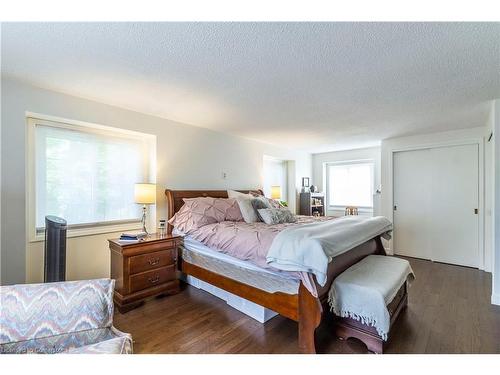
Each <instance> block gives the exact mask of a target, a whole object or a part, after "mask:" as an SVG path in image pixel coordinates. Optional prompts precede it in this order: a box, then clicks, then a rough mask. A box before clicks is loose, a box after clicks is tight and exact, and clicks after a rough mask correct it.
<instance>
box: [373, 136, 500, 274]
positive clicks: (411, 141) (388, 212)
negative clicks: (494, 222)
mask: <svg viewBox="0 0 500 375" xmlns="http://www.w3.org/2000/svg"><path fill="white" fill-rule="evenodd" d="M488 135H489V132H488V129H487V127H486V126H485V127H479V128H472V129H464V130H457V131H448V132H442V133H432V134H425V135H418V136H411V137H401V138H393V139H388V140H384V141H382V147H381V153H382V158H381V167H382V169H381V172H382V196H381V214H382V215H384V216H386V217H388V218H389V219H391V220H392V217H393V211H392V207H393V201H392V196H393V190H392V188H393V186H392V153H393V152H394V151H395V150H410V149H415V148H421V147H431V146H442V145H447V144H449V145H451V144H457V143H461V142H469V141H478V142H480V143H481V147H480V149H481V150H482V152H483V155H480V160H483V158H484V147H483V145H484V143H485V138H486V139H487V137H488ZM490 167H491V166H490ZM488 173H491V170H490V171H489V172H487V173H486V171H485V170H484V169H483V170H482V171H480V178H482V179H483V181H482V182H483V184H482V185H483V191H482V192H480V200H481V201H483V206H482V207H479V208H480V213H482V214H480V215H481V217H480V221H482V222H483V223H484V224H483V234H482V237H483V238H486V237H485V235H484V228H485V227H486V224H487V223H491V217H490V218H487V215H486V213H487V212H488V210H487V209H485V207H484V198H485V196H487V195H488V194H491V188H492V187H491V184H490V185H486V184H485V183H484V182H485V179H484V176H485V175H487V174H488ZM484 190H487V191H488V194H485V192H484ZM387 246H388V251H389V252H390V253H392V251H393V248H392V241H389V242H388V244H387ZM484 248H485V250H487V251H489V252H488V253H485V252H484V253H483V256H484V269H485V270H486V271H491V269H492V261H491V260H492V251H491V244H490V245H488V246H485V247H484Z"/></svg>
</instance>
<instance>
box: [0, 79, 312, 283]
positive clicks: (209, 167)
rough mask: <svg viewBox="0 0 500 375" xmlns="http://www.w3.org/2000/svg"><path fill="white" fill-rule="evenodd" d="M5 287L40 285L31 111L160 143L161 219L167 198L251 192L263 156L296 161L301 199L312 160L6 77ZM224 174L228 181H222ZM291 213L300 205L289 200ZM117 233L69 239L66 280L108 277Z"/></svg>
mask: <svg viewBox="0 0 500 375" xmlns="http://www.w3.org/2000/svg"><path fill="white" fill-rule="evenodd" d="M1 104H2V108H3V111H2V117H1V119H2V136H1V139H2V148H1V152H2V154H1V156H2V158H1V164H2V165H1V173H2V176H1V178H2V192H1V209H2V211H1V217H2V227H1V241H2V242H1V246H2V247H1V249H2V252H1V263H2V266H1V272H2V275H1V277H2V278H1V283H2V284H10V283H22V282H25V281H27V282H38V281H41V280H42V277H43V262H42V261H43V243H41V242H33V243H28V242H27V230H26V210H27V206H26V177H25V171H26V160H27V158H26V115H25V113H26V111H30V112H35V113H40V114H45V115H51V116H58V117H62V118H67V119H73V120H79V121H85V122H90V123H95V124H100V125H106V126H112V127H117V128H122V129H128V130H135V131H140V132H144V133H148V134H153V135H156V136H157V173H156V175H157V181H156V182H157V186H158V191H157V219H159V218H164V217H165V216H166V207H165V199H164V194H163V191H164V189H165V188H167V187H168V188H172V189H226V188H234V189H247V188H256V187H260V186H261V185H262V175H263V174H262V165H263V156H264V155H269V156H273V157H276V158H280V159H285V160H291V163H290V165H293V166H294V168H293V171H289V172H291V173H289V175H290V176H291V177H290V178H292V180H293V181H295V189H296V191H299V190H300V186H301V180H300V179H301V177H302V176H309V175H310V174H311V156H310V154H307V153H304V152H294V151H291V150H287V149H283V148H278V147H274V146H271V145H268V144H263V143H259V142H254V141H250V140H247V139H243V138H240V137H234V136H230V135H225V134H222V133H217V132H214V131H210V130H207V129H203V128H199V127H195V126H189V125H185V124H179V123H176V122H173V121H170V120H166V119H162V118H158V117H153V116H149V115H144V114H141V113H138V112H133V111H129V110H125V109H121V108H117V107H113V106H109V105H105V104H101V103H97V102H93V101H89V100H85V99H81V98H77V97H73V96H68V95H65V94H62V93H56V92H53V91H48V90H44V89H40V88H36V87H33V86H30V85H27V84H25V83H21V82H19V81H16V80H13V79H10V78H7V77H2V103H1ZM222 172H225V173H227V178H226V179H223V178H222ZM289 203H290V207H291V209H293V210H294V209H295V207H296V200H295V201H294V200H293V199H291V197H289ZM116 235H117V233H109V234H106V235H95V236H87V237H78V238H71V239H68V247H67V258H68V259H67V278H68V279H84V278H93V277H107V276H108V275H109V250H108V246H107V242H106V239H107V238H111V237H115V236H116Z"/></svg>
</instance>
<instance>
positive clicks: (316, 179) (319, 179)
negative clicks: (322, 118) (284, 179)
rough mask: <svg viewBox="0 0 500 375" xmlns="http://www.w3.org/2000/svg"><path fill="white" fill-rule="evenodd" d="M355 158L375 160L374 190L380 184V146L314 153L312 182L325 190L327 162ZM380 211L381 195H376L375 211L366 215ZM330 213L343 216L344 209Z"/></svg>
mask: <svg viewBox="0 0 500 375" xmlns="http://www.w3.org/2000/svg"><path fill="white" fill-rule="evenodd" d="M353 160H373V162H374V178H373V180H374V181H373V182H374V191H375V190H376V189H378V188H379V186H380V183H381V182H380V181H381V180H380V179H381V173H380V171H381V169H380V147H369V148H359V149H354V150H345V151H334V152H324V153H319V154H313V155H312V184H313V185H317V186H318V188H319V189H320V190H321V191H323V192H325V194H326V191H325V184H326V181H325V177H326V176H325V170H324V164H325V163H333V162H342V161H353ZM379 212H380V195H375V196H374V199H373V213H366V215H374V216H376V215H379ZM328 214H329V215H334V216H338V215H340V216H342V215H344V211H338V210H328Z"/></svg>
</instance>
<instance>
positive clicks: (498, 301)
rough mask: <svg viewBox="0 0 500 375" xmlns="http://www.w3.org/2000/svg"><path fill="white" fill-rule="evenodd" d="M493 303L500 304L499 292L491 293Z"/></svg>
mask: <svg viewBox="0 0 500 375" xmlns="http://www.w3.org/2000/svg"><path fill="white" fill-rule="evenodd" d="M491 304H492V305H499V306H500V294H498V293H492V294H491Z"/></svg>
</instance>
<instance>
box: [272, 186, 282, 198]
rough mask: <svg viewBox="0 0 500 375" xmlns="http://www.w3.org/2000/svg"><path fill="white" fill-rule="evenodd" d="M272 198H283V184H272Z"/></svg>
mask: <svg viewBox="0 0 500 375" xmlns="http://www.w3.org/2000/svg"><path fill="white" fill-rule="evenodd" d="M271 199H281V186H271Z"/></svg>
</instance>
